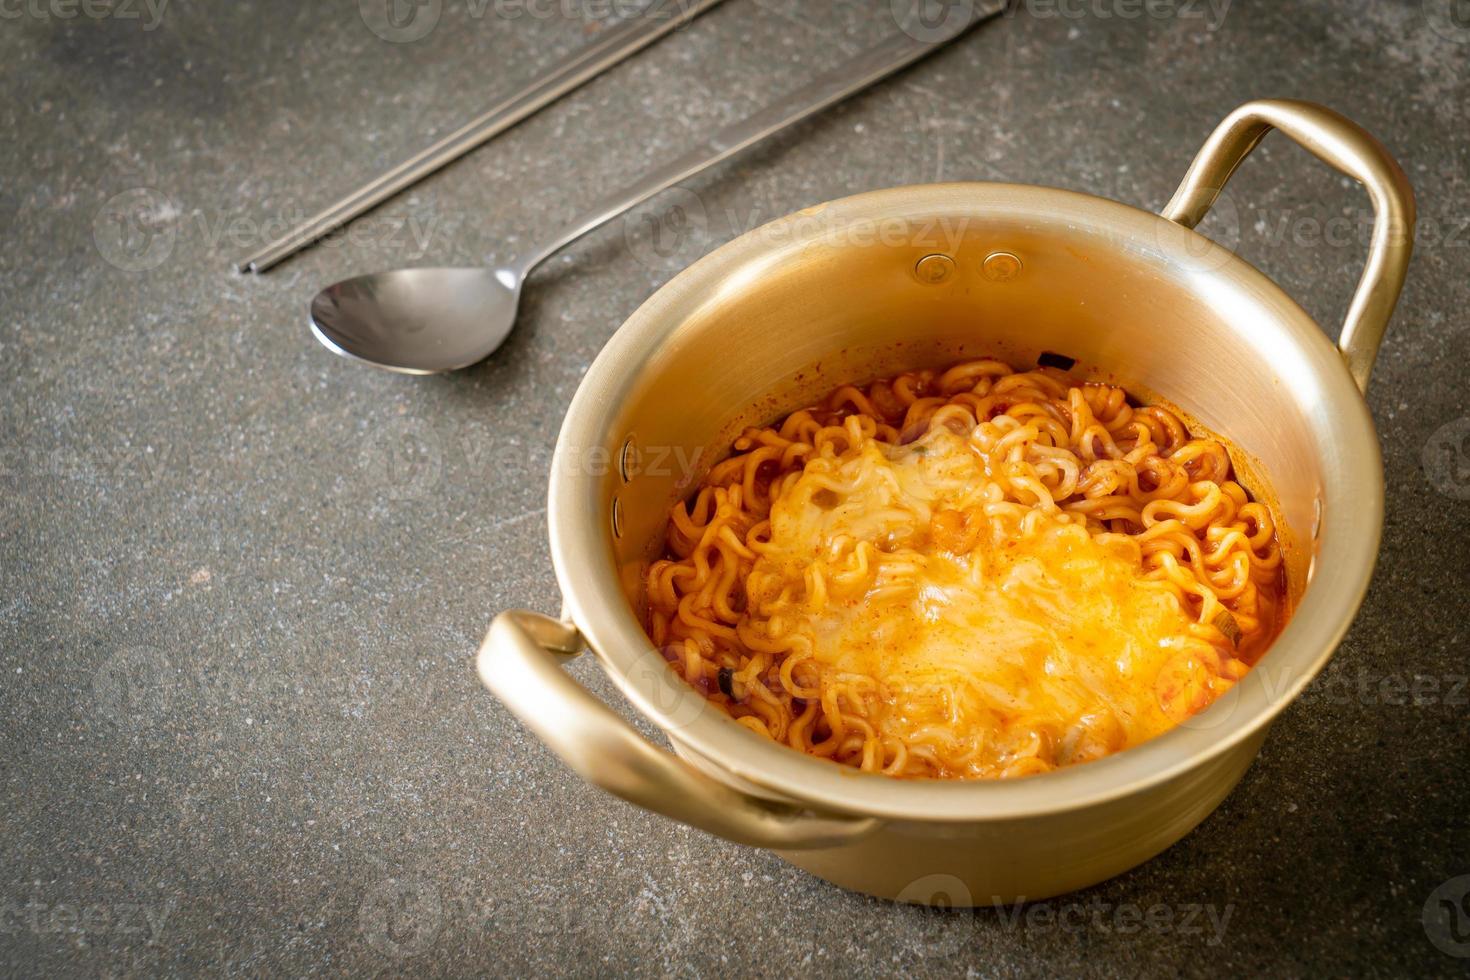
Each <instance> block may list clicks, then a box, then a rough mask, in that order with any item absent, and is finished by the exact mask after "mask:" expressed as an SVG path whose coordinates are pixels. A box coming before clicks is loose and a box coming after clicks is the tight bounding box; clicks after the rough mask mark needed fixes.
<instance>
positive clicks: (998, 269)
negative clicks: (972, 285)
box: [980, 252, 1021, 282]
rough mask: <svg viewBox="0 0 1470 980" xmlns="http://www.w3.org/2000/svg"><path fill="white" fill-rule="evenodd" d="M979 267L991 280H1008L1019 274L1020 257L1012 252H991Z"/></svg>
mask: <svg viewBox="0 0 1470 980" xmlns="http://www.w3.org/2000/svg"><path fill="white" fill-rule="evenodd" d="M980 269H981V271H982V272H984V273H985V278H986V279H989V280H990V281H991V282H1010V281H1011V280H1012V279H1014V278H1016V277H1017V276H1019V275H1020V274H1021V258H1020V256H1018V255H1016V254H1015V253H1014V252H991V253H990V254H989V255H987V256H985V261H984V263H982V264H981V266H980Z"/></svg>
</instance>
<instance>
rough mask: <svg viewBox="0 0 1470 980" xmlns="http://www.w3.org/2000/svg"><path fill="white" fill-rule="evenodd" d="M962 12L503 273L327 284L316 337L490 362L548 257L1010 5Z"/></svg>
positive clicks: (644, 183) (391, 351) (776, 112)
mask: <svg viewBox="0 0 1470 980" xmlns="http://www.w3.org/2000/svg"><path fill="white" fill-rule="evenodd" d="M960 7H961V8H964V10H963V13H961V10H960V8H951V9H950V14H951V16H949V17H947V18H946V21H947V22H946V23H944V24H940V25H937V26H935V25H929V24H925V23H919V24H917V25H916V26H907V27H906V28H905V30H904V32H902V33H899V34H895V35H893V36H892V37H890V38H888V39H887V40H885V41H883V42H882V43H880V44H878V45H877V46H875V47H872V48H869V49H868V50H867V51H865V52H863V53H862V54H860V55H858V56H857V57H855V58H853V59H851V60H850V61H848V62H846V63H845V64H843V65H842V66H841V67H839V68H837V69H836V70H835V71H833V72H830V73H828V74H826V75H823V76H822V77H820V78H818V79H817V80H816V81H814V82H812V83H810V84H809V85H806V86H805V87H803V88H801V89H798V90H797V91H795V92H793V93H791V94H790V95H788V96H787V97H786V98H785V99H783V100H781V101H780V102H777V103H775V104H774V105H770V106H767V107H766V108H764V109H761V110H759V111H757V112H756V113H754V114H753V115H751V116H748V117H747V118H745V119H743V120H741V121H740V122H737V123H734V124H732V125H730V126H727V127H725V128H724V129H721V130H720V131H719V132H717V133H716V134H715V135H714V136H713V137H711V138H710V139H709V140H707V141H706V142H704V143H702V144H701V145H699V146H698V147H696V148H694V149H693V150H691V151H690V152H689V153H686V154H685V155H684V156H682V157H679V158H678V159H677V160H674V161H672V162H671V163H668V164H666V165H665V166H663V167H660V168H659V169H657V170H655V171H653V172H652V173H649V174H648V175H646V176H645V177H644V178H643V179H642V180H640V181H638V182H636V183H634V184H633V185H631V186H629V187H627V188H624V189H623V190H621V191H619V192H618V193H616V194H613V195H612V196H610V197H608V198H607V199H606V200H604V201H603V202H602V203H601V204H599V205H597V206H596V207H594V208H592V209H591V210H590V211H588V212H587V213H586V214H584V215H582V216H581V217H579V218H577V219H576V220H575V221H573V222H572V223H571V224H570V225H568V226H567V227H566V228H564V229H562V230H561V231H560V232H558V233H557V234H555V235H553V236H551V237H550V238H549V239H548V240H547V241H546V242H545V243H543V244H542V245H540V246H539V247H537V248H535V249H533V250H532V251H531V252H530V253H529V255H528V256H527V257H525V258H522V259H519V260H514V261H511V262H509V263H507V264H506V265H503V266H501V267H499V268H495V269H398V270H396V271H393V272H380V273H377V274H375V275H369V276H358V277H356V278H354V279H347V280H344V281H342V282H339V283H337V284H336V285H333V286H328V287H327V288H326V289H324V290H322V291H321V292H320V293H318V294H317V296H316V298H315V299H313V300H312V301H311V329H312V332H313V333H314V334H316V337H317V339H318V340H320V341H321V342H322V343H323V344H325V345H326V346H327V348H328V349H329V350H332V351H335V352H336V353H338V354H341V355H343V356H344V357H352V358H356V359H358V360H361V361H366V362H367V363H369V364H374V365H377V366H378V367H383V368H388V369H389V370H392V371H402V372H403V373H405V374H434V373H436V372H440V371H454V370H457V369H459V368H464V367H469V366H470V365H471V364H474V363H476V362H478V361H481V360H483V359H484V358H486V357H488V356H489V355H490V354H491V353H492V352H493V351H494V350H495V349H496V348H497V347H499V346H500V345H501V343H502V342H503V341H504V340H505V338H506V337H507V336H509V335H510V331H511V328H512V327H514V326H515V318H516V308H517V306H518V305H519V302H520V295H521V286H522V284H523V283H524V282H525V281H526V276H527V275H529V274H530V272H531V270H532V269H534V268H535V267H536V266H537V265H538V264H540V263H541V262H542V261H543V260H545V259H546V258H547V257H549V256H551V255H552V254H554V253H556V252H557V251H559V250H560V249H562V248H564V247H565V246H566V245H568V244H569V243H571V242H573V241H575V240H576V239H577V238H580V237H581V236H582V235H584V234H586V233H587V232H589V231H591V230H592V229H594V228H596V227H598V226H599V225H601V224H603V223H604V222H606V221H609V220H611V219H612V218H615V217H617V216H618V215H620V214H622V213H623V212H624V211H627V210H628V209H629V208H631V207H634V206H635V205H637V204H640V203H642V202H643V201H646V200H648V199H649V198H650V197H653V196H654V195H655V194H657V193H659V192H660V191H663V190H666V189H667V188H669V187H672V186H673V185H675V184H677V183H679V182H680V181H681V180H685V179H687V178H689V177H692V176H693V175H694V174H697V173H699V172H700V171H702V170H704V169H706V168H707V167H712V166H714V165H715V164H717V163H719V162H720V161H722V160H725V159H727V158H729V157H731V156H733V155H734V154H736V153H739V152H740V151H741V150H743V149H745V148H746V147H748V146H751V145H752V144H754V143H757V142H759V141H761V140H763V139H765V138H766V137H767V136H770V135H771V134H772V133H775V132H778V131H779V130H782V129H785V128H786V127H787V126H790V125H792V124H793V123H796V122H799V121H800V120H802V119H805V118H806V117H808V116H810V115H812V114H814V113H816V112H820V111H821V110H822V109H825V108H827V107H828V106H830V105H833V104H834V103H837V102H840V101H842V100H843V99H845V98H847V97H848V96H850V95H852V94H853V93H855V92H859V91H861V90H862V89H865V88H867V87H868V86H869V85H872V84H873V83H874V82H877V81H879V80H880V79H882V78H884V77H886V76H888V75H890V74H892V73H893V72H895V71H897V70H898V69H900V68H902V67H904V66H905V65H908V64H911V63H912V62H914V61H917V60H918V59H919V58H922V57H923V56H924V55H926V54H928V53H930V52H932V51H934V50H936V49H937V48H939V47H942V46H943V45H945V44H947V43H949V42H950V41H953V40H954V39H955V38H957V37H959V36H960V35H961V34H964V33H965V32H966V31H968V30H969V29H970V28H971V27H974V26H975V25H976V24H978V23H980V22H981V21H982V20H986V19H988V18H989V17H992V16H994V15H995V14H997V13H999V12H1000V10H1001V9H1003V7H1004V4H1003V3H1000V4H992V5H991V6H989V7H987V8H985V9H979V8H977V6H975V5H971V4H969V3H963V4H961V5H960Z"/></svg>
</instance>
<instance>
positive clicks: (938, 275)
mask: <svg viewBox="0 0 1470 980" xmlns="http://www.w3.org/2000/svg"><path fill="white" fill-rule="evenodd" d="M914 275H915V276H916V277H918V280H919V282H925V283H929V284H930V285H931V286H932V285H937V284H938V283H941V282H944V281H945V280H946V279H948V278H949V277H950V276H952V275H954V259H952V258H950V257H949V256H948V255H942V254H940V253H938V252H936V253H934V254H933V255H926V256H924V257H923V258H922V259H920V260H919V261H918V262H917V263H915V264H914Z"/></svg>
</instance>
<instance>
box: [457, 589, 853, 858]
mask: <svg viewBox="0 0 1470 980" xmlns="http://www.w3.org/2000/svg"><path fill="white" fill-rule="evenodd" d="M582 649H583V643H582V638H581V635H580V634H579V633H578V631H577V628H576V627H575V626H572V625H571V624H569V623H563V622H561V621H559V620H555V619H552V618H550V617H549V616H542V615H540V614H538V613H533V612H526V611H522V610H513V611H510V612H503V613H501V614H500V615H498V616H496V617H495V620H494V622H492V623H491V624H490V632H489V633H487V634H486V636H485V642H484V643H482V644H481V645H480V653H479V655H478V657H477V658H476V666H477V667H478V669H479V672H480V680H481V681H483V682H484V684H485V686H486V687H488V688H489V689H490V691H491V692H492V693H493V694H494V695H495V696H496V697H498V698H499V699H500V700H501V701H502V702H503V703H504V704H505V706H506V707H507V708H509V709H510V710H511V713H512V714H514V715H515V716H516V717H517V718H519V719H520V720H521V721H522V722H523V723H524V724H525V725H526V727H527V728H529V729H531V731H532V732H534V733H535V734H536V736H537V737H538V738H540V739H541V741H543V742H545V743H546V744H547V746H549V747H550V748H551V750H552V751H553V752H555V753H556V754H557V755H558V756H560V757H561V759H562V761H563V762H565V763H566V764H567V765H569V766H571V767H572V769H573V770H575V771H576V772H577V774H578V775H580V776H581V777H582V778H583V779H585V780H587V781H588V782H590V783H593V784H595V785H597V786H600V787H602V788H603V789H605V790H607V791H608V792H609V793H612V794H613V795H614V796H620V797H622V798H623V799H625V800H627V801H628V802H629V803H632V804H634V805H635V806H640V807H643V808H644V809H646V810H652V811H653V812H655V813H661V814H663V815H664V816H666V817H672V818H673V819H675V820H678V821H680V822H681V823H686V824H689V825H690V826H692V827H697V828H699V829H700V830H705V831H708V832H709V833H711V834H715V835H717V836H719V837H723V838H725V839H726V840H732V841H735V842H736V843H738V844H753V845H755V846H757V847H770V848H775V849H777V850H796V849H800V848H813V847H831V846H834V845H837V844H842V843H845V842H848V841H852V840H856V839H857V838H860V837H865V836H867V835H868V834H870V833H872V832H873V831H874V830H876V829H878V827H879V826H880V825H881V822H880V821H878V820H875V819H872V818H862V817H840V816H835V815H830V814H819V813H813V812H812V811H810V810H806V809H803V808H801V807H796V806H788V805H785V804H781V803H776V802H772V801H768V800H763V799H760V798H758V797H755V796H750V795H748V794H746V793H742V792H740V791H739V790H736V789H733V788H731V787H729V786H726V785H725V784H724V783H721V782H718V781H716V780H715V779H713V778H711V777H709V776H706V775H705V774H704V773H702V772H699V771H698V770H697V769H695V768H693V767H692V766H690V765H689V764H688V763H686V762H684V761H683V760H682V759H679V758H678V757H677V756H674V755H673V754H671V753H669V752H664V751H662V750H660V749H658V748H655V747H654V746H653V745H652V744H650V743H649V742H648V741H646V740H645V739H644V738H643V737H642V736H641V735H639V734H638V732H637V731H635V730H634V729H633V727H632V726H631V725H629V724H628V723H627V722H625V721H623V719H621V718H619V717H618V716H617V715H616V714H614V713H613V711H612V709H610V708H608V706H607V705H605V704H603V703H602V702H601V701H599V700H598V699H597V698H595V697H593V696H592V695H591V694H589V693H588V692H587V691H586V689H584V688H583V687H582V686H581V685H580V684H578V683H577V682H576V681H575V680H573V679H572V678H571V677H570V676H568V675H567V674H566V672H565V671H563V670H562V669H561V666H562V665H563V664H565V663H568V662H570V661H571V660H572V659H574V658H575V657H577V656H578V655H579V654H580V653H581V651H582ZM658 666H659V668H660V669H667V667H666V666H665V665H664V663H663V661H662V659H660V661H659V665H658Z"/></svg>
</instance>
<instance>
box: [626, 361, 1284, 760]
mask: <svg viewBox="0 0 1470 980" xmlns="http://www.w3.org/2000/svg"><path fill="white" fill-rule="evenodd" d="M731 449H732V452H731V454H730V455H729V457H728V458H726V459H724V460H723V461H721V462H720V463H718V464H716V465H715V466H714V467H712V468H711V469H710V471H709V472H708V473H707V474H706V475H705V477H704V479H703V480H702V481H701V483H700V486H699V488H698V490H697V491H696V493H695V494H694V495H693V496H692V497H691V498H689V499H688V500H685V501H680V502H679V503H678V504H676V505H675V506H674V507H673V508H672V511H671V516H670V522H669V528H668V534H667V543H666V548H665V551H666V555H665V557H663V558H661V559H659V560H657V561H655V562H653V563H652V564H651V566H650V567H649V570H648V572H647V573H646V575H645V576H644V584H645V595H644V598H645V600H646V617H645V625H646V626H647V628H648V632H649V636H650V638H651V639H652V640H653V642H654V643H655V644H656V645H657V646H658V648H659V649H660V650H661V651H662V653H663V655H664V657H665V659H667V660H668V661H669V663H670V664H671V665H672V666H673V667H674V669H675V670H676V672H677V673H678V674H679V675H680V676H681V677H683V679H684V680H685V681H687V682H688V683H689V684H691V685H693V686H694V687H695V688H696V689H697V690H699V691H700V692H701V693H702V694H704V695H705V696H706V697H707V698H709V700H710V701H711V702H713V703H714V704H716V705H717V706H719V707H720V708H721V710H723V711H725V712H727V713H729V714H730V715H731V716H732V717H733V718H735V719H736V720H737V721H739V722H740V723H741V724H742V725H744V726H746V727H747V728H750V729H751V730H752V731H755V732H758V733H760V734H762V735H764V736H766V737H768V738H771V739H773V740H775V741H777V742H781V743H784V744H786V745H789V746H791V747H792V748H794V749H797V750H799V751H803V752H806V753H808V754H810V755H813V756H817V757H819V758H825V759H831V760H833V761H835V762H840V763H844V764H847V765H851V766H855V767H857V768H860V769H863V770H867V771H871V772H882V773H885V774H888V775H892V776H906V777H949V778H966V777H969V778H1012V777H1017V776H1028V775H1035V774H1038V773H1043V772H1049V771H1051V770H1053V769H1055V768H1058V767H1060V766H1066V765H1073V764H1076V763H1079V762H1088V761H1092V760H1095V759H1099V758H1102V757H1103V756H1106V755H1110V754H1112V753H1113V752H1116V751H1120V750H1122V749H1125V748H1128V747H1129V746H1132V745H1136V744H1138V743H1140V742H1143V741H1145V740H1146V739H1149V738H1152V737H1153V736H1155V735H1158V734H1160V733H1162V732H1163V731H1166V730H1167V729H1169V728H1171V727H1173V726H1174V725H1175V724H1177V723H1179V722H1181V721H1183V720H1185V719H1187V718H1190V717H1192V716H1194V715H1195V714H1197V713H1198V712H1199V711H1201V710H1203V709H1204V708H1206V707H1208V706H1209V705H1210V704H1212V703H1213V702H1214V701H1215V700H1216V699H1217V698H1219V697H1220V696H1221V695H1222V694H1224V693H1225V692H1226V691H1228V690H1229V689H1230V687H1232V686H1233V685H1234V684H1235V682H1236V681H1238V680H1240V678H1241V677H1243V676H1244V675H1245V673H1246V672H1247V671H1248V670H1249V669H1250V667H1251V665H1252V664H1254V663H1255V661H1256V660H1257V659H1258V658H1259V657H1260V655H1261V653H1262V652H1263V651H1264V649H1265V647H1266V645H1267V644H1268V643H1269V642H1270V640H1271V638H1272V637H1273V636H1274V635H1275V633H1276V631H1277V630H1278V628H1279V626H1280V625H1281V613H1282V611H1283V607H1284V602H1283V592H1284V580H1283V575H1282V556H1281V549H1280V544H1279V541H1278V540H1277V536H1276V532H1275V522H1274V520H1273V518H1272V516H1271V514H1270V511H1269V510H1268V509H1267V507H1266V506H1265V505H1264V504H1262V503H1258V502H1256V501H1254V500H1252V499H1251V498H1250V496H1249V495H1248V494H1247V493H1246V491H1245V490H1244V489H1243V488H1242V486H1241V485H1240V483H1238V482H1237V481H1236V479H1235V474H1234V472H1233V469H1232V466H1231V462H1230V457H1229V454H1228V452H1227V450H1226V448H1225V446H1224V444H1223V443H1222V442H1220V441H1219V440H1218V439H1215V438H1211V437H1208V436H1199V435H1195V434H1191V433H1190V432H1189V431H1188V430H1187V429H1186V428H1185V426H1184V424H1183V423H1182V422H1181V421H1180V419H1179V418H1178V417H1177V416H1176V415H1175V414H1174V413H1173V412H1171V411H1170V410H1169V409H1167V408H1163V407H1161V406H1157V405H1147V406H1144V405H1135V404H1131V403H1130V400H1129V399H1128V397H1127V394H1126V392H1125V391H1124V390H1123V389H1122V388H1119V387H1116V386H1112V385H1106V384H1098V383H1088V382H1075V383H1074V382H1073V381H1072V380H1071V379H1070V378H1069V377H1068V376H1067V375H1066V374H1065V372H1063V371H1061V370H1059V369H1057V368H1038V369H1036V370H1032V371H1028V372H1021V373H1018V372H1016V371H1014V370H1013V369H1012V368H1011V367H1010V366H1009V365H1007V364H1005V363H1003V362H1001V361H998V360H993V359H980V360H973V361H967V362H963V363H960V364H956V365H953V366H950V367H949V368H947V369H945V370H938V371H936V370H925V371H913V372H907V373H905V374H902V375H899V376H897V377H895V378H891V379H883V380H879V381H875V382H872V383H870V384H868V385H865V386H861V387H859V386H854V385H843V386H842V387H839V388H837V389H836V390H835V391H833V392H832V393H831V394H830V395H828V396H827V397H826V398H825V399H823V400H822V402H820V403H819V404H818V405H815V406H812V407H809V408H804V409H801V410H799V411H797V412H794V413H792V414H791V415H789V416H787V417H786V418H785V419H783V420H781V421H780V422H779V423H778V424H776V425H772V426H767V427H759V428H757V427H751V428H749V429H747V430H746V431H745V432H744V433H742V434H741V436H740V437H739V438H738V439H736V440H735V442H734V444H733V446H732V447H731Z"/></svg>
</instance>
